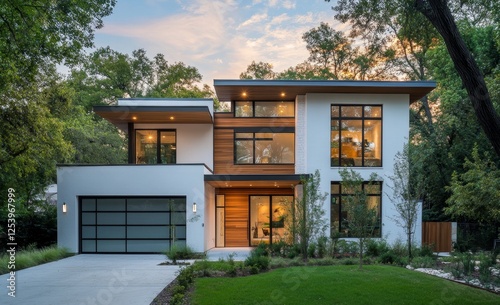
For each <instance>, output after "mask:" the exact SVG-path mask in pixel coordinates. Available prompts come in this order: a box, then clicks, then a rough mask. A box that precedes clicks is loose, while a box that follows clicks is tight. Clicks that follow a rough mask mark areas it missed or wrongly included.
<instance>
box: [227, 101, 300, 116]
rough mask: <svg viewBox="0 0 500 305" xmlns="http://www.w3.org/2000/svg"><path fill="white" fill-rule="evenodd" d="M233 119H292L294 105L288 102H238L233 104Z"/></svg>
mask: <svg viewBox="0 0 500 305" xmlns="http://www.w3.org/2000/svg"><path fill="white" fill-rule="evenodd" d="M234 116H235V117H256V118H272V117H294V116H295V103H294V102H290V101H278V102H272V101H256V102H250V101H238V102H234Z"/></svg>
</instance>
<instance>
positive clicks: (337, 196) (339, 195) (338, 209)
mask: <svg viewBox="0 0 500 305" xmlns="http://www.w3.org/2000/svg"><path fill="white" fill-rule="evenodd" d="M362 187H363V191H364V192H365V193H366V196H367V205H368V207H369V208H370V209H375V210H376V211H377V223H376V225H375V226H373V227H372V228H371V230H372V237H381V232H382V231H381V211H382V183H380V182H377V183H372V184H369V183H368V182H365V183H364V184H363V185H362ZM348 196H352V193H349V192H348V191H347V190H345V189H343V188H342V183H341V182H332V184H331V209H330V213H331V215H330V220H331V234H332V236H333V235H335V234H337V233H340V235H341V236H343V237H357V236H353V235H352V234H350V232H349V210H350V209H349V206H348V200H346V198H347V197H348Z"/></svg>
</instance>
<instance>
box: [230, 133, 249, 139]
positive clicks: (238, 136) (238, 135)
mask: <svg viewBox="0 0 500 305" xmlns="http://www.w3.org/2000/svg"><path fill="white" fill-rule="evenodd" d="M234 137H235V138H236V139H253V132H237V133H236V134H235V135H234Z"/></svg>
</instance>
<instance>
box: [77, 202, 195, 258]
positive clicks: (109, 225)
mask: <svg viewBox="0 0 500 305" xmlns="http://www.w3.org/2000/svg"><path fill="white" fill-rule="evenodd" d="M79 206H80V252H81V253H159V252H162V251H165V250H168V249H169V248H170V246H171V245H172V244H173V243H175V244H178V245H185V243H186V197H81V198H80V205H79Z"/></svg>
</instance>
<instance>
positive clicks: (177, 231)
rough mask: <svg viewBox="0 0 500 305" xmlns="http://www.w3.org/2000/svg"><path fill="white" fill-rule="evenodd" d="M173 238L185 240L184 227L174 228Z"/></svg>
mask: <svg viewBox="0 0 500 305" xmlns="http://www.w3.org/2000/svg"><path fill="white" fill-rule="evenodd" d="M175 238H176V239H177V238H186V226H175Z"/></svg>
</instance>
